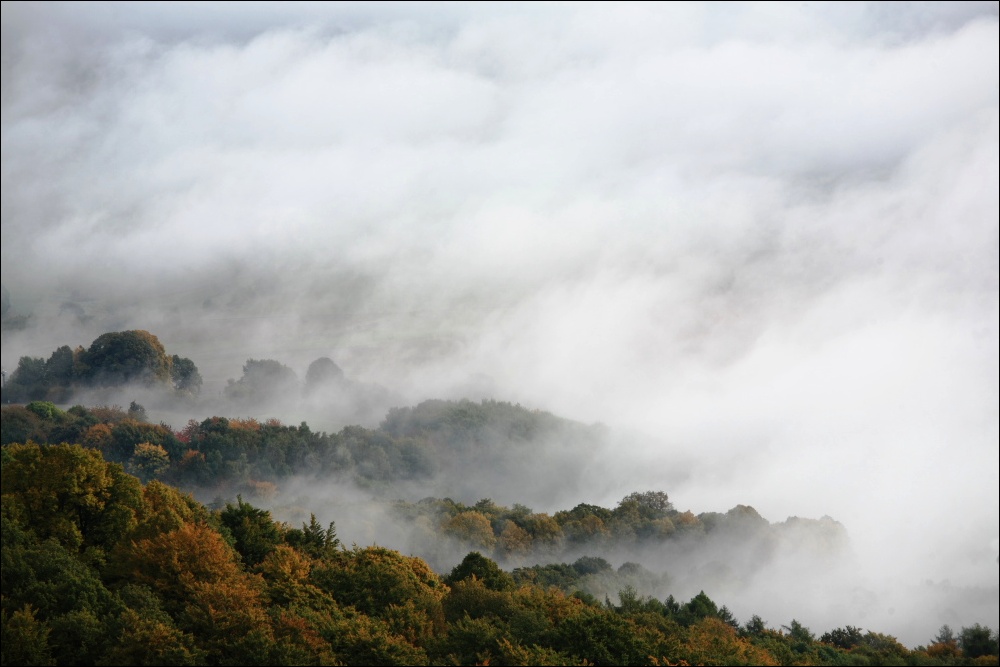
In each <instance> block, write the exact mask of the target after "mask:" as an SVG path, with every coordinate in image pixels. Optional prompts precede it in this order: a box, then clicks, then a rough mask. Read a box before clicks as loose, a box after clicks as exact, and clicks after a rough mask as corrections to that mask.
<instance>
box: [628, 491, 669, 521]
mask: <svg viewBox="0 0 1000 667" xmlns="http://www.w3.org/2000/svg"><path fill="white" fill-rule="evenodd" d="M631 502H634V503H636V505H637V506H638V510H639V516H640V517H642V518H643V519H660V518H663V517H664V516H666V515H667V513H668V512H670V511H671V510H672V509H673V508H674V506H673V505H672V504H671V503H670V499H669V498H668V497H667V494H666V492H664V491H635V492H633V493H630V494H628V495H627V496H625V497H624V498H622V501H621V502H620V503H619V504H618V506H619V507H622V506H623V505H625V504H627V503H631Z"/></svg>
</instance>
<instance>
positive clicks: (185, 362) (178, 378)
mask: <svg viewBox="0 0 1000 667" xmlns="http://www.w3.org/2000/svg"><path fill="white" fill-rule="evenodd" d="M170 359H171V366H170V380H171V381H172V382H173V383H174V389H176V390H177V391H181V392H186V393H189V394H197V393H198V392H200V391H201V384H202V379H201V373H199V372H198V367H197V366H195V365H194V362H193V361H191V360H190V359H187V358H186V357H179V356H177V355H176V354H175V355H174V356H172V357H171V358H170Z"/></svg>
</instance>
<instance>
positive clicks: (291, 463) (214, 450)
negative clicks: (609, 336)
mask: <svg viewBox="0 0 1000 667" xmlns="http://www.w3.org/2000/svg"><path fill="white" fill-rule="evenodd" d="M255 372H256V371H254V373H255ZM326 372H327V373H328V374H329V373H330V371H329V370H328V371H326ZM251 375H253V373H251ZM134 407H138V406H134ZM557 430H559V431H560V432H561V431H562V430H568V432H569V434H568V435H566V436H565V437H578V438H579V439H580V441H581V442H586V440H587V437H588V435H587V434H588V433H589V431H588V430H587V427H583V426H582V425H578V424H574V423H573V422H569V421H567V420H562V419H558V418H556V417H554V416H552V415H551V414H549V413H544V412H537V411H531V410H527V409H525V408H522V407H520V406H515V405H512V404H510V403H503V402H498V401H483V402H481V403H473V402H471V401H457V402H453V401H426V402H424V403H422V404H420V405H419V406H417V407H415V408H402V409H393V410H390V412H389V415H388V416H387V417H386V419H385V421H384V422H383V423H382V424H381V425H380V426H379V427H378V428H376V429H367V428H363V427H360V426H347V427H345V428H343V429H342V430H341V431H339V432H337V433H332V434H328V433H326V432H315V431H312V430H311V429H310V428H309V426H308V425H307V424H305V423H302V424H300V425H299V426H287V425H283V424H282V423H281V422H279V421H278V420H274V419H271V420H266V421H258V420H256V419H253V418H246V419H230V418H226V417H211V418H209V419H205V420H203V421H201V422H195V421H193V420H192V421H189V422H188V424H187V425H186V426H184V428H182V429H180V430H178V431H174V430H172V429H171V427H169V426H167V425H165V424H148V423H143V422H142V421H141V420H139V419H137V413H136V410H135V409H133V410H131V411H125V410H123V409H121V408H116V407H99V408H91V409H87V408H84V407H83V406H74V407H72V408H69V409H68V410H62V409H60V408H58V407H57V406H56V405H55V404H54V403H53V402H49V401H33V402H31V403H29V404H27V405H25V406H7V407H4V408H3V410H2V412H0V439H2V442H3V443H9V442H24V441H25V440H28V439H31V440H32V441H34V442H39V443H59V442H79V443H82V444H84V445H87V446H93V447H96V448H98V449H101V450H102V452H103V453H104V454H105V456H106V457H107V458H108V459H109V460H111V461H115V462H125V461H127V460H128V459H129V458H130V457H131V456H132V454H133V452H134V448H135V447H137V446H138V445H140V444H143V443H150V444H153V445H157V446H160V447H162V448H163V449H164V451H165V452H166V454H167V457H168V460H169V465H168V467H167V469H166V470H164V471H163V475H164V477H165V479H167V480H169V481H171V482H173V483H176V484H178V485H181V486H185V487H190V486H195V485H206V484H210V483H211V484H225V485H226V486H228V487H232V486H234V485H240V484H244V485H245V484H247V483H251V482H254V481H264V482H269V483H276V482H278V481H280V480H281V479H282V478H284V477H286V476H288V475H292V474H312V475H316V476H318V477H322V478H324V479H328V478H331V477H334V478H336V477H342V476H347V477H350V478H352V479H353V480H354V481H355V482H357V483H359V484H361V485H363V486H366V487H370V488H374V487H378V486H381V487H384V488H389V487H390V486H391V484H392V483H394V482H398V481H400V480H410V479H427V478H430V477H432V476H434V475H436V474H439V473H441V472H442V471H444V470H447V469H449V468H450V467H454V466H456V465H459V462H467V463H468V464H469V466H470V467H473V466H475V465H477V464H478V465H482V461H483V457H487V458H488V457H504V458H507V459H517V458H518V457H517V456H516V454H518V453H519V450H517V448H516V447H517V445H518V444H519V445H520V447H521V449H522V450H526V449H528V448H529V447H530V445H531V443H532V440H531V438H533V437H536V436H538V435H539V434H551V433H552V432H555V431H557ZM589 438H590V440H593V435H592V434H591V435H590V436H589ZM511 443H515V444H514V445H513V446H511ZM501 445H502V446H501Z"/></svg>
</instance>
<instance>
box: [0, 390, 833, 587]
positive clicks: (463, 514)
mask: <svg viewBox="0 0 1000 667" xmlns="http://www.w3.org/2000/svg"><path fill="white" fill-rule="evenodd" d="M561 422H562V420H558V419H557V418H555V417H553V416H552V415H549V414H547V413H538V412H534V411H529V410H526V409H524V408H521V407H520V406H514V405H511V404H509V403H498V402H494V401H484V402H482V403H478V404H477V403H471V402H468V401H463V402H444V401H429V402H427V403H424V404H421V405H420V406H417V407H416V408H406V409H398V410H393V411H391V412H390V414H389V416H388V417H387V418H386V420H385V422H384V423H383V424H382V425H381V426H380V427H379V428H377V429H365V428H362V427H359V426H349V427H345V428H344V429H342V430H341V431H340V432H338V433H333V434H328V433H325V432H324V433H317V432H314V431H312V430H311V429H310V428H309V427H308V425H306V424H305V423H302V424H300V425H299V426H288V425H284V424H281V423H280V422H278V421H277V420H269V421H265V422H259V421H257V420H255V419H227V418H225V417H212V418H209V419H205V420H203V421H201V422H196V421H193V420H192V421H189V422H188V424H187V425H186V426H185V427H184V428H183V429H180V430H178V431H175V430H173V429H172V428H171V427H170V426H168V425H166V424H162V423H161V424H154V423H150V422H147V421H145V420H144V410H143V408H142V406H139V405H136V404H135V403H133V404H132V405H131V406H130V408H129V409H128V410H125V409H122V408H118V407H97V408H90V409H87V408H84V407H82V406H74V407H72V408H70V409H68V410H62V409H60V408H58V407H57V406H55V405H54V404H52V403H49V402H44V401H33V402H31V403H28V404H27V405H25V406H7V407H4V408H3V409H2V411H0V441H2V443H4V444H7V443H15V442H27V441H32V442H37V443H49V444H57V443H61V442H74V443H79V444H81V445H83V446H84V447H88V448H91V449H96V450H99V451H100V452H101V454H102V455H103V457H104V458H105V459H106V460H108V461H111V462H115V463H120V464H122V465H123V466H124V467H125V469H126V470H127V471H128V472H129V473H131V474H134V475H136V476H137V477H139V478H140V479H141V480H143V481H149V480H151V479H159V480H161V481H164V482H167V483H170V484H175V485H177V486H179V487H181V488H184V489H187V490H192V491H195V490H196V491H199V492H201V493H202V494H203V495H204V496H205V497H213V496H221V497H224V498H225V497H229V498H232V497H234V496H235V495H236V494H238V493H244V494H246V495H247V496H249V497H254V498H260V499H264V500H271V499H273V497H274V495H275V494H276V492H277V490H278V489H279V487H280V486H281V484H282V483H283V482H284V481H285V480H286V479H287V478H288V477H289V476H292V475H303V474H308V475H313V476H315V477H317V478H320V479H323V480H325V481H327V482H330V481H334V480H351V481H352V482H353V483H355V484H359V485H361V486H365V487H367V488H369V489H370V490H372V491H374V492H383V493H390V492H392V491H393V490H394V485H395V484H396V483H398V482H401V481H417V482H420V481H426V480H428V479H430V478H432V477H434V476H435V475H438V474H440V473H441V469H442V468H444V467H446V466H448V465H454V460H455V459H456V458H461V456H462V452H463V451H466V452H467V453H468V455H469V456H473V455H474V454H475V452H476V451H480V452H487V453H486V454H484V455H482V458H484V459H489V457H490V456H491V455H501V454H506V455H507V456H513V455H515V454H517V450H516V447H517V444H516V443H517V442H520V443H522V444H526V443H531V442H532V440H531V438H533V437H536V436H537V434H538V433H539V432H547V431H553V430H557V429H561V428H562V427H563V425H562V423H561ZM484 434H485V435H484ZM477 438H478V439H480V442H479V443H478V444H476V443H475V440H476V439H477ZM518 438H520V440H518ZM491 439H492V440H491ZM470 440H471V441H472V444H470ZM497 442H500V443H502V444H503V446H501V445H498V444H496V443H497ZM512 442H513V443H515V444H514V445H511V444H510V443H512ZM477 448H478V449H477ZM512 448H513V449H514V451H513V452H512V451H510V450H511V449H512ZM495 450H501V451H500V452H499V453H498V452H496V451H495ZM490 452H492V454H490ZM514 458H518V457H517V456H514ZM469 469H471V466H470V468H469ZM391 507H392V510H393V512H394V514H395V515H396V516H397V517H398V518H400V519H401V520H403V521H405V522H406V523H408V524H412V525H418V526H420V527H422V529H423V531H424V533H425V534H424V537H425V538H426V539H425V541H426V542H427V543H428V544H435V543H438V544H441V545H448V544H452V545H455V546H457V547H458V548H464V549H466V550H477V551H481V552H483V553H486V554H489V555H490V556H491V557H492V558H494V559H496V560H498V561H500V562H502V563H504V564H508V565H517V564H520V563H522V562H524V561H525V560H527V559H529V558H531V559H538V558H547V559H565V558H566V557H567V556H568V555H569V554H571V553H597V554H601V555H607V553H609V551H610V550H613V549H617V548H622V547H633V546H642V545H658V544H663V543H664V542H665V541H684V540H688V541H691V540H711V539H716V538H719V537H720V536H726V537H727V538H730V539H734V540H739V541H740V543H741V544H742V545H743V546H744V547H745V548H747V549H750V548H751V547H753V548H754V549H758V547H760V545H762V544H763V545H764V546H765V547H767V546H768V545H769V544H770V545H772V546H773V543H775V542H776V541H777V539H778V534H779V532H780V531H782V530H784V529H786V528H787V526H786V525H785V524H774V525H772V524H770V523H769V522H768V521H766V520H765V519H763V518H762V517H761V516H760V515H759V514H758V513H757V512H756V511H755V510H754V509H753V508H752V507H748V506H745V505H739V506H737V507H734V508H733V509H731V510H729V511H728V512H727V513H725V514H722V513H714V512H706V513H701V514H697V515H696V514H694V513H692V512H690V511H678V510H677V509H675V508H674V507H673V505H672V504H671V503H670V501H669V498H668V496H667V494H666V493H665V492H663V491H644V492H636V493H632V494H629V495H628V496H626V497H625V498H623V499H622V500H621V502H619V503H618V505H617V506H616V507H613V508H605V507H600V506H598V505H592V504H586V503H582V504H578V505H576V506H575V507H573V508H572V509H568V510H564V511H559V512H555V513H554V514H552V515H549V514H548V513H544V512H535V511H533V510H532V509H530V508H529V507H527V506H525V505H521V504H516V503H515V504H514V505H513V506H510V507H507V506H503V505H499V504H497V503H495V502H493V501H492V500H490V499H488V498H486V499H482V500H480V501H479V502H477V503H475V504H473V505H465V504H463V503H461V502H456V501H454V500H452V499H450V498H444V499H438V498H432V497H431V498H425V499H424V500H422V501H420V502H417V503H407V502H403V501H395V502H393V503H392V505H391ZM795 522H796V529H798V530H800V531H807V532H809V533H810V535H811V536H813V537H817V536H818V537H820V538H822V540H825V542H826V543H827V544H828V546H829V548H830V549H831V550H835V549H836V548H837V547H838V545H839V544H840V543H841V542H842V541H843V539H844V536H843V529H842V527H841V526H840V524H838V523H836V522H834V521H832V520H829V519H827V520H821V521H809V520H804V519H797V520H795ZM786 523H787V522H786ZM758 550H759V549H758ZM425 555H427V556H428V557H432V556H431V552H430V551H427V553H426V554H425ZM598 578H600V577H595V578H594V579H595V580H596V579H598ZM604 578H605V579H606V578H607V577H604ZM618 583H622V582H618ZM625 583H627V582H625ZM615 585H616V583H615V582H614V581H611V582H610V583H608V582H605V583H604V584H602V585H601V586H597V585H596V583H595V587H594V590H605V589H606V588H607V587H608V586H612V587H613V586H615ZM614 590H617V588H614Z"/></svg>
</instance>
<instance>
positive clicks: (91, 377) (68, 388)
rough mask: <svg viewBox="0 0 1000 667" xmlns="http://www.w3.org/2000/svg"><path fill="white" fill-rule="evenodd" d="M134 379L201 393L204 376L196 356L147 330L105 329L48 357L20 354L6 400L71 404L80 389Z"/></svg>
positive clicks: (5, 389)
mask: <svg viewBox="0 0 1000 667" xmlns="http://www.w3.org/2000/svg"><path fill="white" fill-rule="evenodd" d="M129 384H138V385H142V386H146V387H166V388H171V389H173V390H174V391H176V392H179V393H181V394H185V395H196V394H197V393H198V392H199V391H200V389H201V384H202V378H201V374H200V373H199V372H198V368H197V367H196V366H195V364H194V362H193V361H191V360H190V359H187V358H184V357H179V356H177V355H176V354H175V355H167V352H166V350H165V349H164V347H163V344H162V343H160V340H159V339H158V338H157V337H156V336H154V335H153V334H151V333H149V332H148V331H141V330H136V331H118V332H111V333H106V334H102V335H101V336H99V337H98V338H97V339H96V340H94V342H93V343H91V344H90V347H88V348H84V347H82V346H79V347H77V348H76V349H71V348H70V347H69V346H68V345H63V346H62V347H60V348H58V349H57V350H55V351H54V352H53V353H52V354H51V355H50V356H49V358H48V359H43V358H41V357H21V359H20V361H19V362H18V365H17V369H16V370H15V371H14V372H13V373H12V374H11V377H10V379H9V380H8V381H7V383H6V384H5V385H4V387H3V401H4V402H5V403H23V402H27V401H35V400H44V401H51V402H54V403H66V402H69V401H70V400H72V397H73V394H74V393H75V392H76V391H77V390H79V389H83V388H95V387H118V386H123V385H129Z"/></svg>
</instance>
